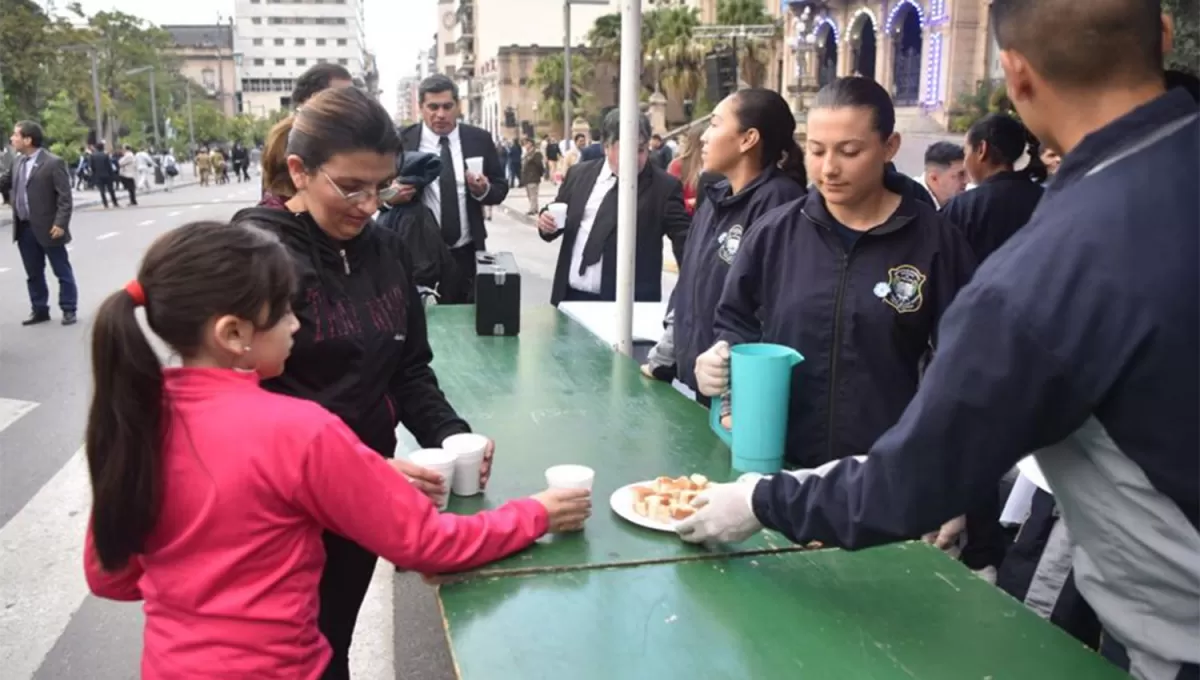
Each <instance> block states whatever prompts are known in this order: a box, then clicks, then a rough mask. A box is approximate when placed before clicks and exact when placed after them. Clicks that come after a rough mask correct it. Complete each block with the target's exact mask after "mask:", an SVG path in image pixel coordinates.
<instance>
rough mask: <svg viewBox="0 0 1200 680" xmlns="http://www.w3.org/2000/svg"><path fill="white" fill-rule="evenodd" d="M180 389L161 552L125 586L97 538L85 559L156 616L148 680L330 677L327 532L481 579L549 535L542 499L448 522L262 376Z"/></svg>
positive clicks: (106, 589)
mask: <svg viewBox="0 0 1200 680" xmlns="http://www.w3.org/2000/svg"><path fill="white" fill-rule="evenodd" d="M165 378H166V390H167V396H168V405H169V409H170V416H169V418H170V421H169V426H168V431H167V440H166V445H165V447H164V450H163V452H162V456H163V461H162V474H163V496H162V510H161V514H160V515H159V518H158V524H157V526H156V527H155V529H154V531H153V532H152V533H151V535H150V537H149V540H148V541H147V543H146V552H145V554H143V555H138V556H136V557H134V558H133V559H131V560H130V561H129V564H128V565H127V566H126V567H125V568H123V569H120V570H118V571H117V572H111V573H110V572H106V571H105V570H104V569H103V568H102V567H101V566H100V561H99V559H98V558H97V557H96V556H95V549H94V545H93V540H92V535H91V530H90V527H89V530H88V535H87V544H86V546H85V549H84V571H85V573H86V574H87V581H88V586H89V587H90V588H91V590H92V592H93V593H95V594H96V595H98V596H100V597H105V598H109V599H113V600H126V601H134V600H144V601H145V605H144V610H145V613H146V630H145V640H144V642H145V644H144V651H143V654H142V678H144V679H145V680H160V679H161V680H166V679H176V678H178V679H180V680H183V679H187V680H200V679H206V678H207V679H214V680H215V679H216V678H222V679H228V678H256V679H258V678H262V679H266V678H287V679H289V680H291V679H301V678H303V679H314V680H315V679H316V678H319V677H320V675H321V672H322V671H323V670H324V669H325V666H326V665H327V664H328V663H329V658H330V650H329V645H328V643H326V641H325V639H324V638H323V637H321V634H320V632H319V631H318V630H317V584H318V582H319V581H320V578H321V568H322V567H323V565H324V563H325V553H324V549H323V547H322V543H321V532H322V531H323V530H326V529H328V530H330V531H333V532H335V533H338V534H341V535H342V536H345V537H346V538H349V539H351V540H352V541H354V542H355V543H358V544H359V545H361V546H363V547H365V548H367V549H368V550H370V551H372V552H374V553H376V554H378V555H380V556H382V557H383V558H384V559H387V560H389V561H391V562H393V563H394V564H396V566H398V567H400V568H402V569H410V570H414V571H420V572H424V573H438V572H447V571H458V570H464V569H471V568H474V567H477V566H480V565H482V564H485V563H487V562H490V561H493V560H497V559H500V558H502V557H505V556H507V555H509V554H512V553H514V552H516V551H518V550H521V549H522V548H525V547H527V546H529V545H530V544H532V543H533V542H534V541H536V540H537V539H538V538H539V537H540V536H542V535H543V534H545V532H546V528H547V521H548V519H547V515H546V510H545V508H543V507H542V505H541V504H540V503H538V502H537V501H535V500H533V499H523V500H517V501H512V502H510V503H507V504H505V505H504V506H502V507H500V508H497V509H496V510H492V511H489V512H482V513H479V514H477V515H470V516H458V515H451V514H439V513H438V511H437V508H436V507H435V506H434V505H433V503H432V502H431V501H430V500H429V499H428V498H426V497H425V496H424V495H423V494H422V493H421V492H420V491H418V490H417V489H416V488H415V487H413V486H412V485H411V484H410V483H409V482H408V480H407V479H405V478H404V476H403V475H401V474H399V473H398V472H396V471H395V470H393V469H392V468H391V467H390V466H389V465H388V463H387V461H386V460H384V459H383V458H382V457H380V456H379V454H377V453H375V452H374V451H372V450H371V449H369V448H367V447H366V446H365V445H363V444H362V443H361V442H360V441H359V440H358V438H357V437H355V436H354V434H353V433H352V432H351V431H350V429H349V428H347V427H346V425H345V424H343V423H342V421H341V420H339V419H338V418H337V417H336V416H334V415H333V414H331V413H329V412H328V411H326V410H325V409H323V408H321V407H320V406H318V405H317V404H315V403H313V402H310V401H304V400H300V399H295V398H292V397H286V396H282V395H278V394H273V393H270V392H267V391H266V390H264V389H262V388H260V387H259V385H258V379H257V377H256V376H254V375H252V374H250V375H247V374H243V373H238V372H235V371H229V370H220V369H192V368H178V369H167V370H166V371H165Z"/></svg>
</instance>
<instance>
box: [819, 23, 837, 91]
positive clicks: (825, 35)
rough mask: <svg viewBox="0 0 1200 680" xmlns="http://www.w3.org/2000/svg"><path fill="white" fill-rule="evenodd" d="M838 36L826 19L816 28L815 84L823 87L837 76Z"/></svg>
mask: <svg viewBox="0 0 1200 680" xmlns="http://www.w3.org/2000/svg"><path fill="white" fill-rule="evenodd" d="M837 64H838V36H837V31H836V30H834V27H833V24H832V23H829V22H828V21H827V22H825V23H824V24H822V25H821V26H820V27H819V28H818V29H817V85H818V86H819V87H825V86H826V85H828V84H829V83H832V82H833V81H834V80H835V79H836V78H837Z"/></svg>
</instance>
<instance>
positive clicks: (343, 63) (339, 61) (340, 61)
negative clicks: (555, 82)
mask: <svg viewBox="0 0 1200 680" xmlns="http://www.w3.org/2000/svg"><path fill="white" fill-rule="evenodd" d="M338 63H339V64H341V65H342V66H345V65H346V64H349V63H350V60H349V59H338ZM563 82H566V81H565V80H564V81H563Z"/></svg>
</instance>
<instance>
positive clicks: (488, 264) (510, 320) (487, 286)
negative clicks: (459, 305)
mask: <svg viewBox="0 0 1200 680" xmlns="http://www.w3.org/2000/svg"><path fill="white" fill-rule="evenodd" d="M520 332H521V270H520V268H519V267H517V260H516V258H514V257H513V254H512V253H507V252H505V253H475V333H476V334H478V335H505V336H513V335H517V334H519V333H520Z"/></svg>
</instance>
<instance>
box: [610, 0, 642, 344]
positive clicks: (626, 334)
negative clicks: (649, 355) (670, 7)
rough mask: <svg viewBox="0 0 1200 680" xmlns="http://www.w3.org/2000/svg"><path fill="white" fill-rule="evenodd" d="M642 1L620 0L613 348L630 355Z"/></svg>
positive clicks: (640, 114)
mask: <svg viewBox="0 0 1200 680" xmlns="http://www.w3.org/2000/svg"><path fill="white" fill-rule="evenodd" d="M641 66H642V2H641V0H621V97H620V110H621V131H620V137H621V138H620V145H621V149H620V151H621V156H620V158H621V162H620V164H619V167H618V170H617V174H618V179H617V184H618V192H619V193H618V194H617V347H616V349H617V351H618V352H620V353H622V354H624V355H626V356H632V355H633V275H634V269H633V267H634V252H635V250H634V245H635V243H634V241H635V238H636V233H637V193H638V146H639V145H640V144H641V139H640V138H639V135H640V128H641V126H640V125H639V123H640V122H641V117H642V112H641V107H640V106H639V99H640V98H639V96H638V95H639V92H638V90H639V89H640V86H641V78H639V77H638V76H639V74H640V73H641Z"/></svg>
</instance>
